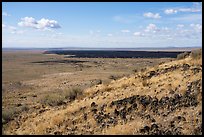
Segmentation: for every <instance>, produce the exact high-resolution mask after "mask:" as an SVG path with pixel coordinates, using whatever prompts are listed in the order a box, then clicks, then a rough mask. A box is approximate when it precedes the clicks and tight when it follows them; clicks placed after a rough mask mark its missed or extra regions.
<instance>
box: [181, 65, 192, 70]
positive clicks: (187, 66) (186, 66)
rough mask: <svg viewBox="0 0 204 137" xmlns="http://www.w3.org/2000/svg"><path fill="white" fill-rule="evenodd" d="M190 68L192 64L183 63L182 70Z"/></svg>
mask: <svg viewBox="0 0 204 137" xmlns="http://www.w3.org/2000/svg"><path fill="white" fill-rule="evenodd" d="M189 68H190V66H189V65H188V64H183V66H182V70H183V71H186V70H188V69H189Z"/></svg>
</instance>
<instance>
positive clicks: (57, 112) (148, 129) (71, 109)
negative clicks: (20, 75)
mask: <svg viewBox="0 0 204 137" xmlns="http://www.w3.org/2000/svg"><path fill="white" fill-rule="evenodd" d="M36 107H38V108H39V109H38V110H39V111H36V112H32V113H24V114H22V115H20V116H19V117H17V118H16V119H14V120H12V121H10V122H9V123H8V124H7V125H6V126H5V130H4V134H185V135H186V134H202V58H200V59H192V58H191V57H187V58H185V59H182V60H176V61H172V62H169V63H165V64H161V65H159V66H156V67H150V68H147V69H146V70H143V71H140V72H137V73H135V74H133V75H131V76H129V77H123V78H121V79H118V80H113V81H112V82H111V83H109V84H100V85H96V86H93V87H91V88H89V89H86V90H85V91H84V95H83V96H80V97H78V98H77V99H76V100H74V101H72V102H69V103H67V104H64V105H61V106H57V107H47V106H43V105H37V106H36Z"/></svg>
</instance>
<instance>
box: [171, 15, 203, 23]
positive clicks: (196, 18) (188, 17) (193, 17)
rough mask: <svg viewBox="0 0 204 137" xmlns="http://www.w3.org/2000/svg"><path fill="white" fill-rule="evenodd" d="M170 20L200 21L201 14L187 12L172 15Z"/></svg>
mask: <svg viewBox="0 0 204 137" xmlns="http://www.w3.org/2000/svg"><path fill="white" fill-rule="evenodd" d="M170 20H173V21H182V22H189V23H191V22H192V21H194V22H202V14H187V15H182V16H177V17H173V18H171V19H170Z"/></svg>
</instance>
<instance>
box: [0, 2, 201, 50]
mask: <svg viewBox="0 0 204 137" xmlns="http://www.w3.org/2000/svg"><path fill="white" fill-rule="evenodd" d="M2 11H3V12H2V19H3V20H2V30H3V32H2V34H3V35H2V38H3V41H2V45H3V47H26V48H27V47H37V48H39V47H94V48H137V47H169V46H171V47H172V46H176V47H189V46H201V45H202V3H197V2H144V3H142V2H117V3H116V2H85V3H83V2H65V3H64V2H50V3H48V2H45V3H42V2H27V3H26V2H13V3H12V2H3V3H2Z"/></svg>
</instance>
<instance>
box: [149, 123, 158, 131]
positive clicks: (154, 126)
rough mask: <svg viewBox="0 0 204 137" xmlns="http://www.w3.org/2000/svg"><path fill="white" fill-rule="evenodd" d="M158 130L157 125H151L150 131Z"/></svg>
mask: <svg viewBox="0 0 204 137" xmlns="http://www.w3.org/2000/svg"><path fill="white" fill-rule="evenodd" d="M158 128H159V126H158V125H157V124H152V125H151V130H154V129H158Z"/></svg>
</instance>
